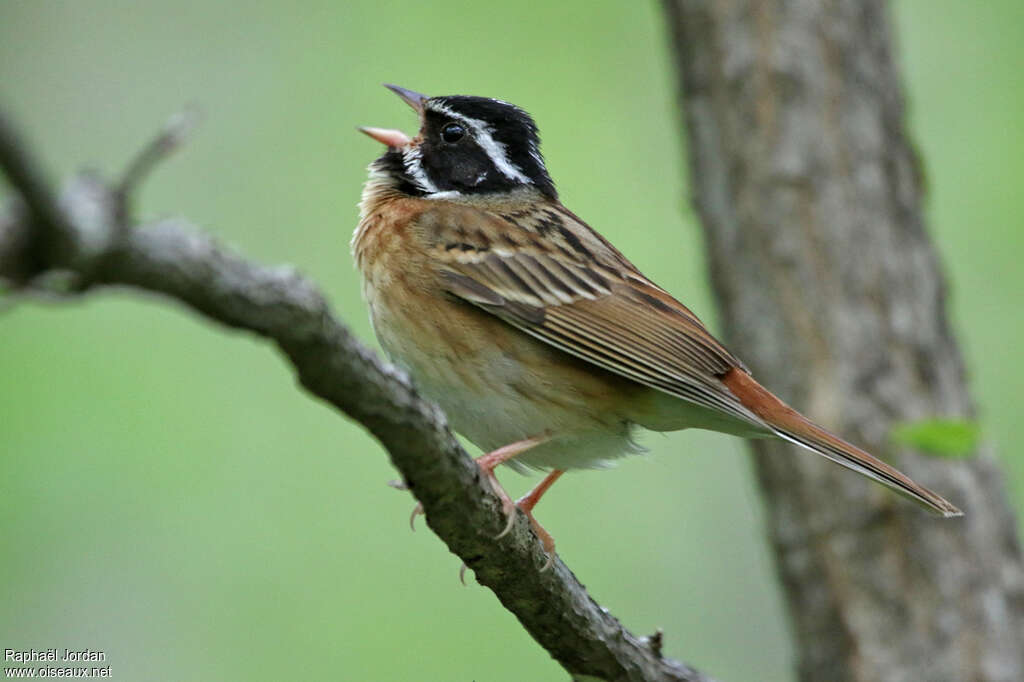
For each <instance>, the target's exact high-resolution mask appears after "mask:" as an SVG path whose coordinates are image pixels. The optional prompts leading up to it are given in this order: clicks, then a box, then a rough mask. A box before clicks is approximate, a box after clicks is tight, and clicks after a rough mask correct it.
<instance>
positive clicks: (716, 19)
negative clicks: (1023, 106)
mask: <svg viewBox="0 0 1024 682" xmlns="http://www.w3.org/2000/svg"><path fill="white" fill-rule="evenodd" d="M665 8H666V15H667V19H668V23H669V30H670V34H671V39H672V42H673V45H674V48H675V56H676V60H677V66H678V73H679V76H680V79H681V88H682V90H681V91H682V101H683V105H684V107H683V108H684V110H685V113H686V124H687V127H688V130H689V145H690V146H689V156H690V169H691V181H692V186H693V192H694V195H695V201H696V206H697V209H698V211H699V214H700V217H701V220H702V222H703V226H704V229H705V231H706V235H707V249H708V251H707V253H708V259H709V264H710V270H711V274H712V279H713V283H714V288H715V293H716V295H717V297H718V301H719V304H720V306H721V312H722V319H723V324H724V330H725V335H726V337H727V338H728V340H729V342H730V345H731V348H732V349H733V350H734V351H735V352H737V354H738V355H739V356H740V357H741V358H744V360H745V361H746V362H747V363H748V364H749V366H750V367H751V368H752V370H753V372H754V375H755V376H756V377H757V378H758V380H759V381H761V382H762V383H764V384H765V385H766V386H768V387H769V388H771V389H772V390H774V391H776V392H777V393H778V394H779V395H780V396H782V397H783V398H784V399H786V400H787V401H788V402H790V403H791V404H793V405H794V407H797V408H798V409H801V410H802V411H804V412H805V413H806V414H808V415H809V416H810V417H811V418H813V419H815V420H816V421H818V422H819V423H821V424H823V425H824V426H826V427H828V428H830V429H832V430H834V431H835V432H837V433H839V434H842V435H843V436H844V437H845V438H847V439H849V440H851V441H852V442H854V443H856V444H858V445H861V446H864V447H866V448H867V449H868V450H869V451H872V452H874V453H876V454H879V455H881V456H883V457H885V458H887V459H890V460H891V461H895V463H896V464H897V465H898V466H899V467H900V468H902V469H903V470H904V471H906V472H907V473H908V474H910V475H911V476H912V477H913V478H914V479H915V480H917V481H918V482H920V483H922V484H923V485H926V486H928V487H930V488H932V489H934V490H936V491H938V492H939V493H940V494H942V495H944V496H946V497H948V498H949V499H950V500H951V501H952V502H953V503H954V504H956V505H958V506H960V507H961V508H962V509H963V510H964V512H965V514H966V515H965V517H964V518H962V519H952V520H944V519H940V518H936V517H933V516H930V515H928V514H926V513H924V512H922V511H920V510H918V509H917V508H915V507H913V506H912V505H909V504H907V503H905V502H903V501H902V500H901V499H898V498H896V497H895V496H893V495H891V494H889V493H888V492H886V491H885V490H883V489H882V488H881V486H878V485H875V484H872V483H869V482H867V481H866V480H865V479H863V478H861V477H859V476H856V475H853V474H851V473H850V472H848V471H846V470H843V469H840V468H839V467H836V466H834V465H832V464H831V463H829V462H827V461H825V460H823V459H821V458H818V457H814V456H812V455H810V454H809V453H806V452H803V451H796V450H795V449H794V448H793V447H791V446H789V445H787V444H785V443H782V442H768V441H762V442H758V443H756V444H754V445H753V448H754V450H755V451H756V453H757V457H756V458H755V462H756V468H757V475H758V478H759V480H760V484H761V487H762V489H763V491H764V496H765V499H766V501H767V508H768V518H767V522H768V524H769V527H770V529H769V530H770V534H771V540H772V544H773V548H774V551H775V557H776V563H777V568H778V571H779V574H780V576H781V578H782V584H783V586H784V588H785V593H786V598H787V601H788V605H789V609H790V613H791V616H792V620H793V627H794V633H795V637H796V645H797V649H798V651H799V658H800V661H799V675H800V678H801V679H803V680H814V681H815V682H818V681H821V680H830V681H837V680H872V681H874V680H906V681H918V680H929V681H936V680H951V681H953V680H955V681H957V682H960V681H962V680H1005V681H1007V682H1011V681H1019V680H1024V568H1022V560H1021V552H1020V546H1019V543H1018V539H1017V533H1016V528H1015V521H1014V517H1013V512H1012V510H1011V507H1010V505H1009V502H1008V501H1007V497H1006V494H1005V492H1004V489H1003V482H1002V476H1001V473H1000V470H999V467H998V465H997V464H996V463H995V461H994V460H993V458H992V456H991V453H989V452H980V453H976V454H975V455H974V456H973V457H972V458H970V459H963V460H955V461H954V460H947V459H936V458H934V457H929V456H925V455H922V454H919V453H913V452H908V451H899V452H897V451H895V450H894V449H893V448H892V447H891V446H890V445H889V443H888V434H889V433H890V429H891V427H892V425H893V424H894V423H896V422H901V421H908V420H918V419H922V418H926V417H932V416H937V415H938V416H943V417H967V418H969V417H971V416H972V409H973V408H972V404H971V398H970V395H969V393H968V390H967V387H966V383H965V378H964V369H963V361H962V358H961V355H960V351H959V349H958V348H957V345H956V341H955V339H954V338H953V335H952V333H951V331H950V328H949V324H948V321H947V316H946V310H945V284H944V281H943V275H942V272H941V270H940V266H939V262H938V258H937V255H936V252H935V249H934V247H933V245H932V243H931V242H930V240H929V238H928V234H927V233H926V231H925V229H924V222H923V219H922V212H921V177H920V174H919V166H918V160H917V158H916V157H915V154H914V150H913V148H912V146H911V144H910V142H909V141H908V139H907V135H906V131H905V129H904V111H903V95H902V90H901V83H900V79H899V75H898V73H897V70H896V68H895V64H894V58H893V47H892V31H891V26H890V18H889V16H888V13H887V11H886V6H885V3H884V2H883V1H882V0H835V1H833V2H796V1H794V0H760V1H758V0H722V1H720V2H710V1H708V0H666V2H665ZM951 94H952V93H951Z"/></svg>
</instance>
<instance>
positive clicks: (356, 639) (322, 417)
mask: <svg viewBox="0 0 1024 682" xmlns="http://www.w3.org/2000/svg"><path fill="white" fill-rule="evenodd" d="M895 17H896V23H897V25H898V27H899V32H900V36H899V43H900V53H901V57H902V61H903V71H904V73H905V74H906V78H907V86H908V96H909V104H910V109H909V111H910V125H911V127H912V131H913V135H914V137H915V139H916V140H917V142H918V144H919V145H920V148H921V151H922V153H923V155H924V159H925V163H926V167H927V169H928V178H929V184H930V195H929V198H928V213H929V217H930V221H929V222H930V225H931V227H932V229H933V232H934V235H935V238H936V239H937V241H938V243H939V247H940V249H941V252H942V255H943V257H944V259H945V262H946V265H947V267H948V268H949V272H950V276H951V279H952V293H953V299H952V301H951V306H952V312H953V319H954V322H955V325H956V328H957V330H958V331H959V332H960V333H961V340H962V343H963V346H964V349H965V351H966V353H967V356H968V360H969V366H970V368H971V374H972V383H973V387H974V389H975V392H976V396H977V399H978V403H979V406H980V408H981V414H982V420H983V424H984V426H985V432H986V436H987V438H989V439H991V440H992V441H994V442H995V443H996V444H997V445H998V446H999V450H1000V452H1001V456H1002V457H1003V460H1004V462H1005V463H1006V468H1007V470H1008V471H1009V472H1010V474H1011V481H1010V485H1011V488H1012V491H1013V492H1014V493H1015V499H1017V500H1018V501H1020V500H1024V459H1022V458H1020V457H1019V456H1018V454H1017V451H1016V449H1015V448H1014V447H1013V446H1014V444H1015V442H1017V441H1019V435H1017V434H1016V433H1015V432H1014V430H1013V429H1014V427H1013V423H1014V420H1015V419H1016V418H1017V417H1016V412H1017V410H1018V409H1019V404H1018V401H1019V398H1018V397H1017V392H1018V391H1019V389H1020V388H1021V387H1022V386H1024V369H1022V364H1021V363H1020V362H1019V359H1018V357H1017V356H1016V355H1014V353H1016V352H1017V351H1016V350H1015V349H1018V348H1019V343H1018V342H1017V341H1016V339H1017V338H1018V337H1019V336H1020V335H1021V334H1022V333H1024V315H1022V304H1021V293H1022V291H1024V272H1022V269H1021V267H1020V257H1021V249H1022V244H1024V233H1022V231H1021V225H1020V221H1019V215H1020V211H1019V195H1020V185H1021V181H1022V178H1024V143H1022V141H1021V140H1022V136H1021V135H1020V134H1019V131H1018V129H1017V126H1018V125H1019V124H1020V122H1021V120H1020V112H1021V111H1024V89H1022V87H1021V80H1020V74H1021V67H1022V66H1024V4H1022V3H1020V2H1019V0H1003V1H998V2H997V1H994V0H987V1H986V2H983V3H962V2H958V1H957V0H944V1H942V2H933V1H929V0H915V1H911V0H904V1H901V2H897V3H896V5H895ZM385 81H386V82H394V83H398V84H400V85H403V86H406V87H410V88H413V89H417V90H421V91H423V92H426V93H432V94H451V93H466V94H480V95H490V96H496V97H501V98H504V99H507V100H510V101H512V102H515V103H517V104H520V105H522V106H523V107H525V108H526V109H527V110H528V111H530V112H532V113H533V114H534V115H535V117H536V118H537V120H538V121H539V123H540V126H541V131H542V133H543V134H544V140H545V142H544V152H545V153H546V156H547V159H548V162H549V168H550V170H551V172H552V174H553V175H554V177H555V179H556V181H558V182H559V187H560V189H561V192H562V196H563V199H564V201H565V202H566V204H568V205H569V206H570V207H572V209H573V210H574V211H576V212H578V213H579V214H580V215H582V216H583V217H584V218H586V219H588V220H590V221H591V222H592V224H593V225H594V226H595V227H597V228H598V229H599V230H601V231H603V232H604V233H605V234H606V235H607V236H608V237H610V238H611V240H612V241H613V242H614V243H616V244H617V245H618V246H619V247H621V248H622V250H623V251H625V253H626V254H627V255H628V256H630V257H631V258H632V259H633V260H634V261H635V262H636V263H637V264H638V265H639V266H640V267H641V268H642V269H643V270H644V271H645V272H647V273H648V274H649V275H650V276H652V277H653V278H654V279H655V280H656V281H658V282H659V283H661V284H662V285H664V286H666V287H667V288H668V289H669V290H671V291H673V292H675V293H677V294H678V295H679V296H680V297H681V298H682V299H683V300H685V301H686V302H688V303H689V304H691V306H692V307H693V308H694V309H695V310H697V311H698V312H699V313H700V314H702V315H703V316H704V317H705V319H706V320H708V321H709V322H710V323H712V326H714V315H713V313H712V310H711V301H710V298H709V294H708V288H707V284H706V282H705V273H704V266H703V263H702V252H701V241H700V234H699V229H698V226H697V224H696V222H695V219H694V215H693V212H692V210H691V208H690V206H689V204H688V201H687V196H688V193H689V191H688V189H687V188H686V185H685V182H686V179H685V163H684V161H683V159H684V155H683V146H682V145H683V140H681V137H680V131H679V121H680V117H679V114H678V112H677V111H676V106H675V95H674V90H673V82H674V81H673V76H672V74H671V72H670V69H669V57H668V51H667V47H666V41H665V39H664V29H663V25H662V22H661V18H660V15H659V13H658V8H657V4H656V3H617V2H595V1H594V0H587V1H586V2H584V1H582V0H577V1H575V2H562V3H551V4H549V5H546V6H545V5H542V4H537V5H535V6H533V7H531V8H529V9H527V8H526V6H525V5H522V4H517V3H504V4H492V3H480V2H461V3H459V2H420V3H404V4H403V3H397V2H381V1H380V0H376V1H374V2H367V1H359V2H353V1H347V2H321V3H312V2H305V3H295V4H293V5H290V6H289V5H288V4H286V3H264V2H259V3H254V2H221V3H209V2H205V1H203V2H175V3H160V2H145V3H143V2H128V1H126V2H120V3H111V2H84V1H82V2H71V1H69V2H64V3H53V2H42V1H37V2H16V1H13V0H0V102H2V104H3V105H4V106H5V107H6V108H7V109H8V110H9V111H10V113H12V114H13V115H14V116H15V117H16V119H17V120H18V122H19V123H20V124H21V126H22V127H23V128H25V129H26V131H27V132H28V133H29V134H30V136H31V139H32V140H33V142H34V143H36V146H37V149H38V150H39V151H40V152H42V153H43V154H44V156H45V159H46V161H47V163H48V166H49V168H50V170H51V171H52V172H53V174H54V177H63V176H65V175H66V174H67V173H69V172H71V171H73V170H74V169H76V168H78V167H79V166H80V165H82V164H83V163H89V164H92V165H95V166H96V167H98V168H100V169H102V170H103V171H105V172H107V173H114V172H117V171H119V170H120V169H121V168H122V167H123V166H124V164H125V162H126V161H127V159H129V157H130V156H131V155H132V154H133V152H135V151H136V150H137V149H138V148H139V146H140V144H141V143H142V142H143V141H144V140H147V139H148V138H149V136H151V135H152V134H153V133H154V131H155V130H156V129H157V127H158V126H159V125H160V124H161V123H162V122H163V121H164V120H165V119H166V117H167V116H168V114H170V113H171V112H174V111H176V110H178V109H180V108H181V106H182V105H183V103H186V102H197V103H198V104H199V105H200V106H201V108H202V109H203V110H204V111H205V112H206V122H205V124H204V125H203V127H202V128H201V129H200V131H199V132H198V134H197V135H196V137H195V139H194V140H193V141H192V142H191V144H190V145H189V146H188V147H187V148H185V149H184V150H183V151H182V152H181V153H180V154H179V155H177V156H176V157H175V158H174V159H172V160H171V161H170V162H168V163H167V164H166V165H165V166H163V167H161V168H160V169H159V170H158V171H157V173H156V175H155V176H154V177H153V178H152V179H151V180H150V181H149V182H147V183H146V185H145V187H144V189H143V191H142V194H141V196H140V198H139V202H138V206H139V209H140V213H141V214H142V215H143V216H147V217H156V216H162V215H167V214H179V213H180V214H183V215H185V216H187V217H189V218H191V219H192V220H193V221H195V222H196V223H198V224H199V225H201V226H204V227H205V228H207V229H208V230H210V231H211V232H212V233H214V234H216V235H217V236H218V237H220V238H221V239H223V240H224V241H226V242H230V243H232V244H234V245H237V246H238V247H239V248H240V249H241V250H242V251H243V252H244V253H246V254H248V255H249V256H251V257H253V258H256V259H259V260H262V261H266V262H275V263H276V262H290V263H295V264H297V265H298V266H300V267H301V268H302V269H303V270H304V271H305V272H307V273H308V274H310V275H311V276H312V277H314V278H315V279H316V280H317V281H318V282H320V283H321V284H322V285H323V287H324V288H325V290H326V291H327V292H328V294H329V295H330V297H331V299H332V300H333V302H334V305H335V307H336V309H337V311H338V314H339V315H340V316H341V317H342V318H343V319H344V320H345V321H346V322H347V323H348V324H349V325H351V327H352V329H353V330H354V331H355V333H356V334H358V335H359V337H360V338H362V339H364V340H366V341H367V342H368V343H374V342H373V338H372V333H371V331H370V328H369V325H368V322H367V317H366V312H365V310H364V308H363V305H362V303H361V301H360V299H359V285H358V280H357V275H356V273H355V271H354V269H353V267H352V264H351V261H350V258H349V255H348V240H349V237H350V234H351V232H352V229H353V227H354V226H355V223H356V207H355V205H356V202H357V201H358V198H359V191H360V186H361V184H362V181H363V178H364V168H365V166H366V164H367V163H368V162H369V161H370V160H371V159H373V158H374V157H375V156H376V155H378V154H379V153H380V151H381V149H380V147H379V146H378V145H377V144H376V143H374V142H372V141H371V140H369V139H367V138H365V137H364V136H362V135H359V134H357V133H356V132H355V130H354V128H355V126H357V125H378V126H385V127H404V128H405V129H407V130H408V129H411V128H412V127H413V126H414V117H413V115H412V114H411V113H410V112H409V110H408V109H407V108H406V107H405V106H404V105H403V104H402V103H401V102H400V101H398V100H397V99H396V98H395V97H394V96H393V95H392V94H391V93H389V92H387V91H386V90H384V89H383V88H381V87H380V83H381V82H385ZM3 191H6V189H4V190H3ZM638 206H641V207H642V217H641V219H640V220H639V221H638V220H637V213H636V211H637V207H638ZM737 350H738V351H739V352H740V354H741V355H742V349H737ZM0 376H2V377H3V380H2V383H0V451H2V458H0V531H2V537H3V547H4V554H3V561H2V563H0V585H2V589H0V648H4V647H13V648H28V647H34V648H37V649H38V648H46V647H65V646H67V647H73V648H82V647H90V648H93V649H100V650H103V651H105V652H106V653H107V656H108V662H109V663H110V664H111V665H112V670H113V673H114V676H115V678H116V679H121V680H166V679H190V680H192V679H194V680H277V679H345V680H349V679H351V680H355V679H360V680H370V679H372V680H467V681H468V680H477V681H479V682H490V681H522V680H561V679H565V675H564V673H563V672H562V671H561V669H560V668H559V667H558V666H557V664H555V663H554V662H553V661H552V660H551V659H550V658H549V657H548V656H547V654H546V653H545V652H544V651H543V650H542V649H540V648H539V647H538V646H537V645H536V644H534V642H533V641H532V640H531V639H530V638H529V636H528V635H526V634H525V632H524V631H523V630H522V628H520V627H519V625H518V623H517V622H516V621H515V619H514V618H513V617H512V616H511V615H510V614H509V613H508V612H506V611H505V610H504V609H502V608H501V607H500V605H499V604H498V602H497V600H496V599H495V598H494V596H493V595H492V594H491V593H490V592H489V591H487V590H486V589H483V588H481V587H479V586H477V585H476V584H475V583H474V582H473V581H469V582H470V585H471V586H470V587H468V588H464V587H462V586H461V585H459V582H458V578H457V572H458V568H459V563H460V562H459V560H458V559H456V558H455V557H454V556H452V555H451V554H449V553H448V552H447V550H446V549H445V547H444V546H443V545H442V544H441V542H440V541H439V540H438V539H437V538H436V537H434V536H433V535H432V534H431V533H430V532H429V531H426V530H424V529H423V527H422V525H421V528H420V530H419V531H418V532H416V533H410V532H409V530H408V526H407V519H408V515H409V512H410V510H411V508H412V504H413V502H412V500H411V498H410V497H409V496H408V495H407V494H404V493H399V492H396V491H394V490H392V489H390V488H388V487H386V486H385V482H386V481H387V480H389V479H391V478H393V477H394V476H395V474H394V472H393V471H392V469H391V468H390V467H389V465H388V463H387V458H386V457H385V455H384V453H383V452H382V450H381V448H380V447H379V446H378V445H377V443H376V442H375V441H373V440H372V439H371V438H370V437H368V436H367V435H366V434H365V433H364V432H363V430H362V429H360V428H359V427H358V426H356V425H354V424H352V423H350V422H348V421H347V420H346V419H345V418H343V417H341V416H339V415H338V414H336V413H334V412H332V411H331V410H330V409H328V408H326V407H325V406H324V405H322V404H320V403H318V402H316V401H315V400H311V399H310V398H309V397H308V396H306V395H305V394H303V393H301V392H300V391H299V390H297V388H296V386H295V382H294V379H293V377H292V375H291V372H290V371H289V368H288V367H287V366H286V365H285V363H284V362H282V359H281V358H280V357H279V356H278V355H277V354H276V353H275V352H274V351H273V350H272V349H271V348H270V347H269V346H268V345H267V344H266V343H264V342H262V341H259V340H257V339H254V338H252V337H250V336H246V335H242V334H238V333H234V332H230V331H226V330H224V329H222V328H219V327H216V326H214V325H212V324H211V323H209V322H206V321H204V320H201V319H199V318H197V317H196V316H195V315H193V314H191V313H189V312H187V311H185V310H183V309H182V308H181V307H180V306H178V305H176V304H173V303H168V302H165V301H161V300H156V299H152V298H149V297H146V296H141V295H139V294H137V293H135V292H127V291H126V292H121V291H116V292H106V293H101V294H98V295H94V296H90V297H88V298H87V299H85V300H83V301H81V302H75V303H70V304H61V305H41V304H28V303H26V304H19V305H16V306H15V307H13V308H12V309H9V310H6V311H5V312H4V313H3V314H2V316H0ZM645 443H646V444H647V445H648V446H649V447H650V449H651V455H650V456H649V457H646V458H635V459H633V460H631V461H628V462H626V463H624V464H623V465H621V466H620V467H618V469H617V470H615V471H612V472H585V473H577V474H573V475H571V476H567V477H566V478H565V479H563V482H562V483H560V484H559V486H558V489H557V491H556V492H555V493H553V494H552V495H550V496H549V497H547V498H545V501H544V503H543V505H541V507H540V508H539V510H538V516H539V517H540V518H541V519H542V521H543V523H544V524H545V525H546V526H547V528H548V529H549V530H551V532H552V533H553V534H554V536H555V537H556V539H557V540H558V549H559V553H560V555H561V556H562V558H563V559H564V560H565V561H566V562H567V563H568V564H569V566H571V567H572V568H573V570H574V571H575V572H576V574H577V575H578V576H579V578H580V579H581V580H582V581H583V582H584V583H585V584H586V585H587V586H588V588H589V589H590V590H591V591H592V593H593V595H594V596H595V597H596V598H597V599H598V600H599V601H600V602H601V603H602V604H604V605H605V606H607V607H608V608H609V609H610V610H611V611H612V612H613V613H615V614H616V615H618V616H619V617H620V618H621V619H622V620H623V621H624V623H625V624H626V625H627V626H628V627H630V628H632V629H633V630H634V631H635V632H638V633H650V632H653V631H654V629H655V628H658V627H661V628H664V630H665V633H666V648H667V652H668V653H669V654H671V655H673V656H678V657H682V658H684V659H686V660H687V661H689V662H690V663H693V664H695V665H697V666H700V667H701V668H704V669H706V670H707V671H709V672H711V673H713V674H715V675H716V676H719V677H720V678H721V679H723V680H732V681H737V680H764V681H772V680H791V679H793V673H792V669H791V668H792V650H791V646H790V644H789V642H788V634H787V625H786V622H785V619H784V614H783V611H782V608H781V600H780V597H779V593H778V588H777V586H776V584H775V581H774V576H773V573H772V566H771V562H770V557H769V554H768V551H767V547H766V543H765V539H764V535H763V532H762V513H761V508H760V502H759V500H758V497H757V492H756V488H755V485H754V482H753V479H752V476H751V474H750V463H749V461H748V459H747V457H746V455H745V454H744V451H743V448H742V443H741V442H740V441H737V440H733V439H730V438H728V437H725V436H717V435H713V434H706V433H699V432H694V433H686V434H672V435H669V436H656V435H653V434H651V435H648V436H647V437H646V439H645ZM503 479H504V480H505V481H506V483H507V485H508V487H509V488H510V490H511V492H513V493H514V494H517V493H519V492H520V491H522V490H525V489H526V488H527V487H528V486H529V485H531V484H532V483H533V482H535V479H529V478H524V477H520V476H518V475H517V474H514V473H512V472H507V473H504V474H503ZM1018 505H1019V502H1018Z"/></svg>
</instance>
